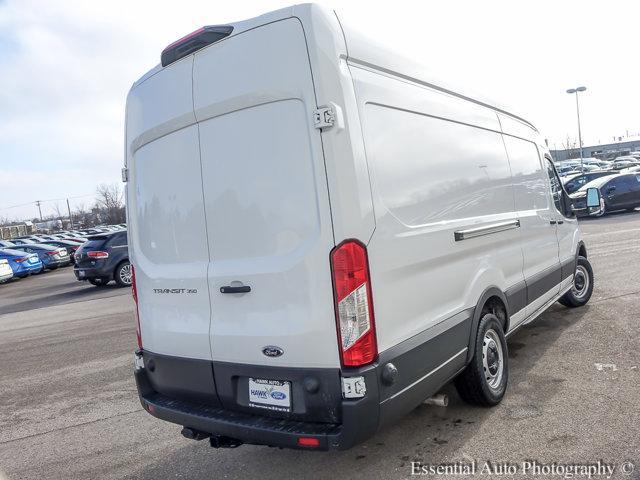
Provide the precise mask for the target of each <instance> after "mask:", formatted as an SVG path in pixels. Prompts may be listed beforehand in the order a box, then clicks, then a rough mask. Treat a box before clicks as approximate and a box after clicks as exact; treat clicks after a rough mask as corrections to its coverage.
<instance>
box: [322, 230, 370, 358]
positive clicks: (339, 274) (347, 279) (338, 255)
mask: <svg viewBox="0 0 640 480" xmlns="http://www.w3.org/2000/svg"><path fill="white" fill-rule="evenodd" d="M331 270H332V272H333V295H334V301H335V311H336V322H337V329H338V340H339V341H340V357H341V359H342V365H344V366H345V367H359V366H361V365H366V364H367V363H371V362H373V361H374V360H375V359H376V357H377V355H378V347H377V344H376V330H375V322H374V316H373V299H372V296H371V279H370V276H369V262H368V259H367V248H366V247H365V246H364V245H363V244H362V243H360V242H359V241H357V240H346V241H344V242H342V243H341V244H340V245H338V246H337V247H336V248H334V249H333V251H332V252H331Z"/></svg>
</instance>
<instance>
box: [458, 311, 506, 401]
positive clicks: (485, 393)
mask: <svg viewBox="0 0 640 480" xmlns="http://www.w3.org/2000/svg"><path fill="white" fill-rule="evenodd" d="M508 378H509V369H508V353H507V341H506V339H505V337H504V332H503V331H502V322H501V321H500V320H499V319H498V317H496V316H495V315H493V314H492V313H487V314H485V315H483V316H482V318H481V319H480V324H479V325H478V332H477V334H476V344H475V353H474V354H473V358H472V359H471V363H469V365H467V368H466V369H465V370H464V371H463V372H462V373H461V374H460V375H459V376H458V377H457V378H456V380H455V386H456V390H458V394H459V395H460V397H462V399H463V400H464V401H465V402H467V403H471V404H473V405H481V406H484V407H492V406H494V405H497V404H498V403H500V401H501V400H502V397H504V393H505V391H506V390H507V380H508Z"/></svg>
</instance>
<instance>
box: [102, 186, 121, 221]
mask: <svg viewBox="0 0 640 480" xmlns="http://www.w3.org/2000/svg"><path fill="white" fill-rule="evenodd" d="M96 208H97V209H98V210H99V211H100V213H101V214H102V215H101V216H103V217H104V220H105V221H106V222H107V223H122V222H124V221H125V220H124V218H125V213H124V199H123V192H122V189H121V188H120V185H119V184H117V183H111V184H105V183H102V184H100V185H98V188H96Z"/></svg>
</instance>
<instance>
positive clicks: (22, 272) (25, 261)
mask: <svg viewBox="0 0 640 480" xmlns="http://www.w3.org/2000/svg"><path fill="white" fill-rule="evenodd" d="M0 258H4V259H6V260H7V261H8V262H9V265H10V266H11V270H13V275H14V276H15V277H19V278H24V277H27V276H29V275H31V274H32V273H40V272H41V271H42V270H43V269H44V265H43V264H42V262H41V261H40V258H38V255H36V254H35V253H25V252H21V251H19V250H11V249H10V248H2V249H0Z"/></svg>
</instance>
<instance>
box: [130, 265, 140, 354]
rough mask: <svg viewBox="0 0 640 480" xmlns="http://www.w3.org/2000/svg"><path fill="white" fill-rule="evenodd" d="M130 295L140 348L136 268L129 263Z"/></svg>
mask: <svg viewBox="0 0 640 480" xmlns="http://www.w3.org/2000/svg"><path fill="white" fill-rule="evenodd" d="M131 295H132V296H133V302H134V303H135V304H136V337H138V348H139V349H140V350H142V334H141V333H140V311H139V310H138V288H137V287H136V269H135V268H133V264H132V265H131Z"/></svg>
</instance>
